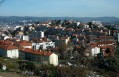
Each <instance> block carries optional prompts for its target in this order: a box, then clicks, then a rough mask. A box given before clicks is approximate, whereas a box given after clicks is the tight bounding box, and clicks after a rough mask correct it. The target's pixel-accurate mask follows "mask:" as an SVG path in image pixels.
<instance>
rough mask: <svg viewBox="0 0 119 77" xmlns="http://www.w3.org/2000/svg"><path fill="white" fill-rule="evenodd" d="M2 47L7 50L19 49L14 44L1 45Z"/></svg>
mask: <svg viewBox="0 0 119 77" xmlns="http://www.w3.org/2000/svg"><path fill="white" fill-rule="evenodd" d="M0 48H2V49H5V50H13V49H18V48H17V47H16V46H13V45H0Z"/></svg>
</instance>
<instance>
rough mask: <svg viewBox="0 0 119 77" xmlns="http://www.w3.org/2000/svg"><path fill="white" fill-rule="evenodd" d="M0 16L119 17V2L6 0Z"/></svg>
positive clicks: (0, 10)
mask: <svg viewBox="0 0 119 77" xmlns="http://www.w3.org/2000/svg"><path fill="white" fill-rule="evenodd" d="M0 16H39V17H43V16H50V17H62V16H63V17H64V16H69V17H103V16H115V17H119V0H6V1H5V2H4V3H3V4H2V5H1V6H0Z"/></svg>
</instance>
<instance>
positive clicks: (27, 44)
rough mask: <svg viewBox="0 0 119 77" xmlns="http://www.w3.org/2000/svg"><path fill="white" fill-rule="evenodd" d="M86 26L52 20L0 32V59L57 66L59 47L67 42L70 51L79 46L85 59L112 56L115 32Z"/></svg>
mask: <svg viewBox="0 0 119 77" xmlns="http://www.w3.org/2000/svg"><path fill="white" fill-rule="evenodd" d="M90 23H91V24H88V23H82V22H79V21H71V20H64V21H61V20H60V21H59V20H58V21H57V20H52V21H47V22H44V23H42V24H40V23H37V24H32V25H29V26H17V27H15V28H14V30H12V31H11V32H9V31H10V30H5V31H3V30H1V31H0V56H3V57H10V58H19V59H23V60H29V61H36V62H41V63H50V64H54V65H55V66H57V65H58V54H60V53H59V52H60V48H61V46H65V45H66V46H67V45H68V44H69V42H72V43H73V46H74V50H75V48H77V49H79V50H80V49H81V48H82V46H83V47H84V48H85V50H84V55H85V56H86V57H90V56H92V57H96V56H97V54H98V53H103V55H104V56H113V55H114V52H115V47H116V41H118V42H119V30H108V29H107V28H106V27H105V26H103V25H102V23H101V22H99V21H93V22H90ZM107 48H108V49H110V52H109V53H107V52H105V51H106V49H107ZM64 52H65V50H64ZM67 53H68V52H67ZM60 55H61V54H60ZM71 56H73V55H72V54H71Z"/></svg>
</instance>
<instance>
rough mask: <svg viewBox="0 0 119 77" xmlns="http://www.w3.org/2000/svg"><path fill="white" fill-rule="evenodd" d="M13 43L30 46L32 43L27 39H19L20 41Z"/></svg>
mask: <svg viewBox="0 0 119 77" xmlns="http://www.w3.org/2000/svg"><path fill="white" fill-rule="evenodd" d="M14 44H15V45H17V46H31V45H32V43H31V42H29V41H20V42H15V43H14Z"/></svg>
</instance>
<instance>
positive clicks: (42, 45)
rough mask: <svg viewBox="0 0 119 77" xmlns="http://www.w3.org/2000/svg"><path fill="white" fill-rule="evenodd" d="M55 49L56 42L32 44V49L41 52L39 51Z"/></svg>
mask: <svg viewBox="0 0 119 77" xmlns="http://www.w3.org/2000/svg"><path fill="white" fill-rule="evenodd" d="M50 47H51V48H54V47H55V42H52V41H42V42H34V43H32V48H33V49H34V50H39V49H43V50H45V49H48V48H50Z"/></svg>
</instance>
